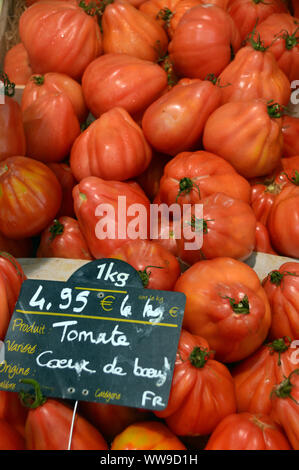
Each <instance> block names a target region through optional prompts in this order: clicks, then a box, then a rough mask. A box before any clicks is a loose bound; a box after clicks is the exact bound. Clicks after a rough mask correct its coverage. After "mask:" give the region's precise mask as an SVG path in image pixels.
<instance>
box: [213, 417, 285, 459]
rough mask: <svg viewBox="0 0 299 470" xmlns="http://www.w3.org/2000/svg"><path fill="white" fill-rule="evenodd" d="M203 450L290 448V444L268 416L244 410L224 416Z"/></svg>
mask: <svg viewBox="0 0 299 470" xmlns="http://www.w3.org/2000/svg"><path fill="white" fill-rule="evenodd" d="M205 450H291V446H290V444H289V442H288V440H287V439H286V437H285V435H284V433H283V431H282V429H281V428H280V427H279V426H278V425H277V424H276V423H275V422H274V421H273V420H272V419H271V418H270V417H269V416H267V415H263V414H253V413H246V412H244V413H238V414H237V413H236V414H232V415H230V416H227V417H226V418H224V419H223V420H222V421H221V423H219V424H218V426H217V427H216V429H215V430H214V432H213V433H212V435H211V436H210V438H209V440H208V443H207V445H206V447H205Z"/></svg>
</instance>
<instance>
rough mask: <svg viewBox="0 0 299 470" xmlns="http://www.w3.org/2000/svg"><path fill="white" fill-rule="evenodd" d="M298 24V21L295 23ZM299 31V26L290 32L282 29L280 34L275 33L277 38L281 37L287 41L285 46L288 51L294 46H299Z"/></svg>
mask: <svg viewBox="0 0 299 470" xmlns="http://www.w3.org/2000/svg"><path fill="white" fill-rule="evenodd" d="M295 24H296V23H295ZM298 31H299V27H298V28H296V30H295V31H294V32H293V34H290V33H289V32H288V31H287V30H284V29H283V30H281V31H280V32H279V33H278V34H276V35H275V37H276V38H277V39H279V38H281V39H283V40H284V41H285V46H286V49H287V50H288V51H290V50H292V49H293V48H294V47H296V46H297V44H298V42H299V36H296V34H297V32H298Z"/></svg>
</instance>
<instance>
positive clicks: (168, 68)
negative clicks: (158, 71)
mask: <svg viewBox="0 0 299 470" xmlns="http://www.w3.org/2000/svg"><path fill="white" fill-rule="evenodd" d="M155 51H156V53H157V56H158V59H157V64H161V65H162V68H163V69H164V70H165V72H166V74H167V85H168V88H172V87H173V86H174V85H176V84H177V83H178V81H179V79H178V77H177V76H176V74H175V71H174V68H173V63H172V62H171V60H170V58H169V54H164V53H163V52H162V50H161V43H160V41H159V40H158V41H156V46H155Z"/></svg>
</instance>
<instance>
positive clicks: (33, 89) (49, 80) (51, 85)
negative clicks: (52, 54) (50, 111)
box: [21, 72, 88, 122]
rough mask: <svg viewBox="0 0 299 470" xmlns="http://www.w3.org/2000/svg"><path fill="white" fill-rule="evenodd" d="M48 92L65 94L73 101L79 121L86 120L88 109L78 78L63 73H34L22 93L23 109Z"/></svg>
mask: <svg viewBox="0 0 299 470" xmlns="http://www.w3.org/2000/svg"><path fill="white" fill-rule="evenodd" d="M47 93H62V94H65V95H66V96H67V97H68V98H69V100H70V101H71V103H72V106H73V108H74V111H75V114H76V116H77V117H78V119H79V122H83V121H85V119H86V118H87V115H88V110H87V108H86V105H85V101H84V97H83V92H82V87H81V85H80V84H79V83H78V82H76V80H74V79H72V78H71V77H69V76H68V75H65V74H63V73H51V72H50V73H46V74H45V75H32V76H31V77H30V80H29V81H28V83H27V84H26V86H25V88H24V91H23V94H22V102H21V107H22V111H23V112H24V111H25V109H26V108H28V107H29V106H30V105H31V104H32V102H34V101H37V100H38V99H39V97H40V96H43V95H45V94H47Z"/></svg>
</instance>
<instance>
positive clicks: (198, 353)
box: [189, 346, 213, 369]
mask: <svg viewBox="0 0 299 470" xmlns="http://www.w3.org/2000/svg"><path fill="white" fill-rule="evenodd" d="M212 352H213V351H209V350H208V349H207V348H201V347H200V346H195V347H194V348H193V351H192V352H191V353H190V356H189V361H190V362H191V364H192V365H193V366H194V367H196V368H197V369H202V368H203V367H204V366H205V364H206V362H207V361H208V359H209V358H210V354H211V353H212Z"/></svg>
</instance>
